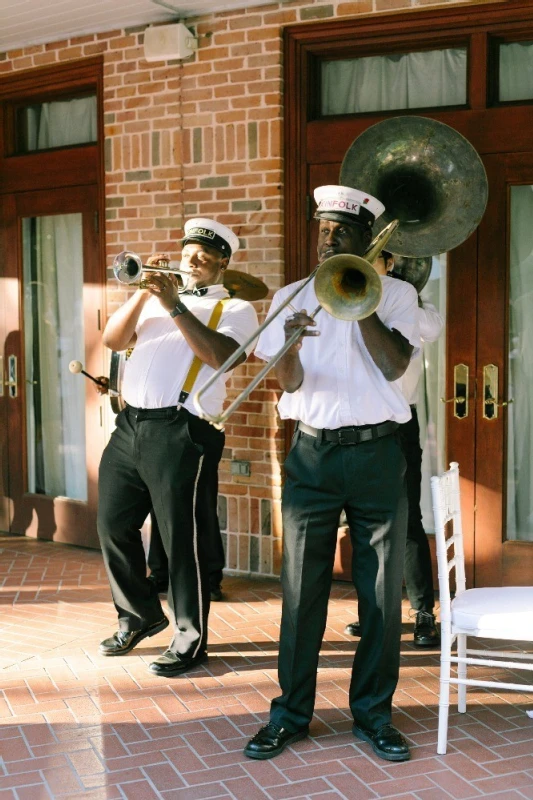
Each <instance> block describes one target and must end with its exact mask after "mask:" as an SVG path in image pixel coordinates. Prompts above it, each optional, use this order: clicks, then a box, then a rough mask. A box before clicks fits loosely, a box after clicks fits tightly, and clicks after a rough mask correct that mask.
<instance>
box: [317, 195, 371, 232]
mask: <svg viewBox="0 0 533 800" xmlns="http://www.w3.org/2000/svg"><path fill="white" fill-rule="evenodd" d="M314 197H315V201H316V204H317V210H316V213H315V217H316V218H318V219H332V220H337V221H340V222H348V223H351V224H352V225H363V226H364V227H365V228H366V227H371V226H372V225H373V223H374V221H375V220H376V219H377V218H378V217H380V216H381V215H382V214H383V212H384V211H385V206H384V205H383V203H381V202H380V201H379V200H378V199H377V198H376V197H373V196H372V195H371V194H368V193H367V192H361V191H360V190H359V189H352V187H351V186H317V188H316V189H315V191H314Z"/></svg>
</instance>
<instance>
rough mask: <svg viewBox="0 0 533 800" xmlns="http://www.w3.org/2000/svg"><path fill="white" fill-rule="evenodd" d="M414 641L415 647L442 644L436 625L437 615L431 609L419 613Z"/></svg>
mask: <svg viewBox="0 0 533 800" xmlns="http://www.w3.org/2000/svg"><path fill="white" fill-rule="evenodd" d="M413 641H414V645H415V647H438V646H439V645H440V634H439V632H438V630H437V626H436V625H435V617H434V615H433V614H431V613H430V612H429V611H419V612H418V613H417V615H416V622H415V632H414V636H413Z"/></svg>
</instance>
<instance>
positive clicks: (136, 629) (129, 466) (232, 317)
mask: <svg viewBox="0 0 533 800" xmlns="http://www.w3.org/2000/svg"><path fill="white" fill-rule="evenodd" d="M182 245H183V250H182V254H181V258H182V262H181V264H182V270H183V271H188V272H189V278H188V282H187V290H188V291H187V294H180V293H179V291H178V290H179V286H178V280H177V277H176V276H175V275H173V274H171V273H163V272H160V273H157V272H156V273H148V276H147V277H146V278H145V279H144V280H143V286H142V288H139V289H138V290H137V291H136V292H135V294H134V295H133V296H132V297H131V298H130V299H129V300H128V301H127V302H126V303H125V304H124V306H122V307H121V308H120V309H118V310H117V311H116V312H115V313H114V314H113V315H112V316H111V317H110V319H109V321H108V323H107V325H106V328H105V330H104V344H105V345H106V346H107V347H109V348H111V349H113V350H125V349H127V348H129V347H134V350H133V353H132V355H131V357H130V358H129V359H128V361H127V363H126V365H125V370H124V377H123V384H122V395H123V397H124V400H125V401H126V408H125V409H124V410H123V411H121V412H120V413H119V414H118V416H117V418H116V430H115V431H114V432H113V434H112V436H111V439H110V441H109V443H108V445H107V447H106V449H105V450H104V453H103V455H102V460H101V464H100V472H99V484H98V485H99V509H98V533H99V536H100V541H101V545H102V552H103V556H104V562H105V565H106V569H107V572H108V576H109V581H110V585H111V592H112V595H113V602H114V604H115V608H116V610H117V614H118V628H119V629H118V631H116V633H115V634H114V635H113V636H111V637H110V638H108V639H105V640H104V641H103V642H102V643H101V644H100V653H101V654H102V655H105V656H120V655H124V654H125V653H128V652H130V651H131V650H132V649H133V648H134V647H135V646H136V645H137V644H138V643H139V642H140V641H142V640H143V639H145V638H146V637H149V636H153V635H154V634H156V633H158V632H159V631H162V630H164V629H165V628H166V627H167V626H168V624H169V621H168V619H167V617H166V616H165V615H164V613H163V610H162V606H161V602H160V600H159V595H158V592H157V587H156V586H155V584H154V583H153V582H152V581H150V580H148V578H147V577H146V561H145V555H144V550H143V546H142V541H141V532H140V528H141V526H142V524H143V522H144V520H145V519H146V516H147V515H148V512H149V511H150V509H151V508H153V511H154V514H155V516H156V519H157V523H158V527H159V530H160V533H161V538H162V540H163V545H164V548H165V552H166V555H167V557H168V564H169V588H168V604H169V608H170V612H171V616H172V623H173V628H174V631H173V636H172V639H171V642H170V645H169V647H168V649H167V650H166V651H165V652H164V653H163V654H162V655H161V657H160V658H157V659H156V660H155V661H154V662H152V663H151V664H150V666H149V670H150V672H152V673H153V674H155V675H160V676H163V677H172V676H175V675H179V674H181V673H183V672H187V671H188V670H190V669H192V668H193V667H195V666H197V665H199V664H201V663H203V662H204V661H205V660H206V658H207V617H208V611H209V581H208V575H207V563H208V559H207V553H206V542H205V541H204V540H203V539H202V537H201V536H199V532H198V530H197V526H196V519H195V513H194V511H195V502H196V496H197V493H198V485H199V480H200V474H201V471H202V465H203V462H204V459H205V460H207V459H208V460H210V461H211V462H216V463H217V464H218V460H219V459H220V456H221V453H222V445H223V436H224V434H223V433H222V432H221V431H218V430H217V429H216V428H214V427H213V426H212V425H210V424H209V423H208V422H206V421H205V420H203V419H200V418H199V417H198V416H197V414H196V412H195V410H194V406H193V404H192V398H191V389H192V386H193V384H194V383H195V382H196V380H198V382H199V383H201V382H202V381H205V380H206V379H207V378H208V377H209V375H210V374H211V373H212V372H213V371H214V370H217V369H218V368H219V367H220V366H221V365H222V364H223V363H224V362H225V361H226V359H227V358H228V357H229V356H230V355H231V354H232V353H233V352H235V350H236V349H237V348H238V346H239V345H240V344H242V343H243V342H245V341H246V340H247V339H249V338H250V335H251V334H252V333H253V331H254V330H255V329H256V328H257V316H256V313H255V310H254V308H253V306H252V305H251V304H250V303H248V302H246V301H244V300H238V299H236V298H230V297H229V294H228V292H227V291H226V289H225V288H224V286H223V275H224V271H225V269H226V268H227V266H228V263H229V260H230V258H231V256H232V254H233V253H235V252H236V251H237V249H238V247H239V240H238V238H237V236H236V235H235V234H234V233H233V232H232V231H231V230H230V229H229V228H227V227H226V226H225V225H221V224H220V223H218V222H216V221H214V220H211V219H205V218H196V219H191V220H188V221H187V222H186V223H185V238H184V239H183V240H182ZM247 354H248V353H247ZM245 358H246V356H245V355H244V354H243V356H242V357H241V360H240V361H241V362H242V361H244V360H245ZM239 363H240V362H239ZM227 378H228V375H227V373H226V374H223V375H221V377H220V379H218V380H217V381H216V382H215V383H214V384H213V386H212V387H211V391H210V393H209V398H208V400H207V402H208V403H209V405H210V407H211V408H212V409H214V410H215V412H217V411H218V412H220V410H221V407H222V404H223V401H224V397H225V394H226V390H225V384H226V380H227Z"/></svg>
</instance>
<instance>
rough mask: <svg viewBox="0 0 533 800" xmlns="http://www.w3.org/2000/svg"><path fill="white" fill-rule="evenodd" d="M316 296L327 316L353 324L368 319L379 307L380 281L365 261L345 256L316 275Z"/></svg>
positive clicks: (325, 264) (330, 260) (328, 262)
mask: <svg viewBox="0 0 533 800" xmlns="http://www.w3.org/2000/svg"><path fill="white" fill-rule="evenodd" d="M315 293H316V296H317V298H318V302H319V303H320V305H321V306H322V308H324V309H325V310H326V311H327V312H328V314H331V315H332V316H334V317H337V319H343V320H348V321H351V322H353V321H355V320H360V319H365V317H369V316H370V314H373V313H374V311H375V310H376V308H377V307H378V305H379V302H380V300H381V294H382V287H381V279H380V277H379V275H378V274H377V272H376V271H375V269H374V267H373V266H372V265H371V264H370V262H369V261H367V260H366V259H365V258H361V256H354V255H348V254H344V253H342V254H339V255H336V256H331V257H330V258H327V259H326V260H325V261H323V262H322V264H321V265H320V267H319V268H318V270H317V273H316V275H315Z"/></svg>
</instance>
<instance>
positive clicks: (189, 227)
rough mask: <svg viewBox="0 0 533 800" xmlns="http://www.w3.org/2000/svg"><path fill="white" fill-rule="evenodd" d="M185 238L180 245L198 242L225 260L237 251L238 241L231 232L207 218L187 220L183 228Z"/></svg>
mask: <svg viewBox="0 0 533 800" xmlns="http://www.w3.org/2000/svg"><path fill="white" fill-rule="evenodd" d="M184 231H185V236H184V237H183V239H182V240H181V243H182V245H185V244H187V242H200V244H207V245H209V246H210V247H214V248H215V249H216V250H218V251H219V252H221V253H222V255H224V256H226V257H227V258H231V256H232V255H233V253H236V252H237V250H238V249H239V239H238V237H237V236H235V234H234V233H233V231H231V230H230V229H229V228H226V226H225V225H222V224H221V223H220V222H215V220H214V219H207V217H195V218H194V219H188V220H187V222H186V223H185V226H184Z"/></svg>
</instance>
